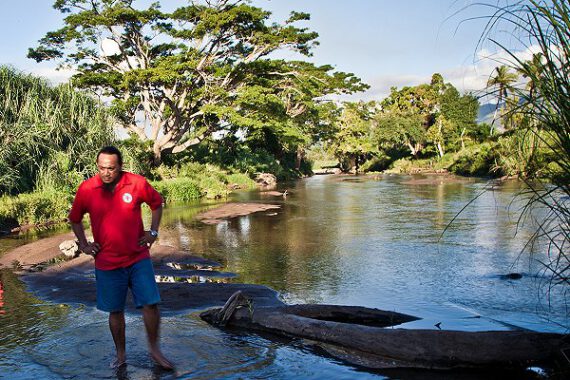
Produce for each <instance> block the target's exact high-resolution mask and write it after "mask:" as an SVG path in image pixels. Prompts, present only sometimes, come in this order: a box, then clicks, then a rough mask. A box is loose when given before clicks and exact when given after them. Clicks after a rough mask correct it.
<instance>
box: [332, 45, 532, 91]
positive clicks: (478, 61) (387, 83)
mask: <svg viewBox="0 0 570 380" xmlns="http://www.w3.org/2000/svg"><path fill="white" fill-rule="evenodd" d="M538 51H539V50H538V47H537V46H530V47H529V48H527V49H526V50H524V51H519V52H515V53H514V56H515V57H516V58H517V59H519V60H521V61H525V60H530V59H531V58H532V55H533V54H534V53H537V52H538ZM515 63H516V60H515V58H514V57H513V56H511V55H510V54H509V53H507V52H506V51H504V50H503V51H498V52H494V53H492V52H490V51H489V50H487V49H482V50H480V51H479V52H478V53H477V55H476V57H475V58H474V59H473V62H472V63H471V64H464V65H460V66H456V67H450V68H447V69H442V70H435V71H434V73H435V72H439V73H440V74H441V75H443V78H444V79H445V81H446V82H449V83H451V84H453V85H454V86H455V87H456V88H457V89H458V90H459V91H460V92H462V93H465V92H474V93H476V94H479V93H482V92H483V91H484V90H485V87H486V85H487V80H488V79H489V77H490V76H491V75H492V73H493V71H494V70H495V68H496V67H497V66H501V65H508V66H513V65H514V64H515ZM363 80H364V81H365V82H366V83H368V84H369V85H370V89H368V90H367V91H365V92H362V93H359V94H354V95H351V96H345V97H342V99H343V100H365V101H369V100H380V99H383V98H385V97H386V96H388V95H389V94H390V87H392V86H396V87H397V88H402V87H404V86H416V85H418V84H421V83H429V82H430V80H431V74H430V75H426V76H421V75H380V76H375V77H373V78H371V79H368V80H367V79H365V78H363Z"/></svg>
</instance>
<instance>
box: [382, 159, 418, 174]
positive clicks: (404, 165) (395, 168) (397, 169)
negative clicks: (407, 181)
mask: <svg viewBox="0 0 570 380" xmlns="http://www.w3.org/2000/svg"><path fill="white" fill-rule="evenodd" d="M413 168H414V163H413V162H412V161H410V160H408V159H407V158H402V159H399V160H397V161H394V163H393V164H392V167H391V168H390V169H389V170H386V172H388V173H396V174H399V173H410V172H411V171H412V169H413Z"/></svg>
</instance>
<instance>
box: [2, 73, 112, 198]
mask: <svg viewBox="0 0 570 380" xmlns="http://www.w3.org/2000/svg"><path fill="white" fill-rule="evenodd" d="M0 114H1V115H2V118H0V192H1V193H8V194H15V193H18V192H30V191H32V190H34V189H36V188H37V189H52V190H62V191H69V189H70V187H71V188H74V187H76V186H77V185H78V184H79V182H80V180H81V179H82V178H85V177H87V176H88V175H89V174H90V173H92V172H93V170H94V165H93V162H94V157H95V154H96V152H97V151H98V150H99V148H100V147H101V146H103V145H106V144H108V143H110V142H112V140H113V138H114V134H113V131H112V129H111V127H112V125H113V121H112V119H111V118H110V116H109V114H108V113H107V111H106V110H105V109H104V108H103V107H102V106H101V105H100V104H99V102H98V101H96V100H94V99H92V98H91V97H89V96H87V95H86V94H83V93H81V92H79V91H77V90H75V89H74V88H73V87H72V86H70V85H60V86H57V87H51V86H50V85H49V84H48V83H47V82H46V81H45V80H43V79H39V78H36V77H33V76H31V75H26V74H22V73H19V72H18V71H16V70H14V69H11V68H9V67H5V66H0Z"/></svg>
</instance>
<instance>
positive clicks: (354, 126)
mask: <svg viewBox="0 0 570 380" xmlns="http://www.w3.org/2000/svg"><path fill="white" fill-rule="evenodd" d="M370 120H371V115H370V104H367V103H364V102H359V103H350V102H346V103H343V108H342V114H341V115H340V117H339V120H338V127H337V132H336V133H335V135H334V138H333V142H332V149H333V150H334V153H335V156H336V157H337V158H338V159H339V161H340V162H341V164H342V165H343V166H345V169H347V170H354V172H355V173H358V171H359V168H360V165H361V164H362V163H363V162H364V160H365V159H366V158H367V157H369V156H370V155H372V154H373V153H375V152H377V149H376V144H374V143H373V141H372V138H371V128H370V124H371V121H370Z"/></svg>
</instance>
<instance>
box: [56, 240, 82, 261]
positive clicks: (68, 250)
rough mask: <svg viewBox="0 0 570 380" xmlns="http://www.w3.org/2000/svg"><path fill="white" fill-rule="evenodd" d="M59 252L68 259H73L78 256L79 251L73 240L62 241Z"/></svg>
mask: <svg viewBox="0 0 570 380" xmlns="http://www.w3.org/2000/svg"><path fill="white" fill-rule="evenodd" d="M59 250H60V251H61V252H62V253H63V254H64V255H65V257H68V258H74V257H76V256H78V255H79V253H80V250H79V246H78V245H77V242H76V241H75V240H64V241H62V242H61V243H60V244H59Z"/></svg>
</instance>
